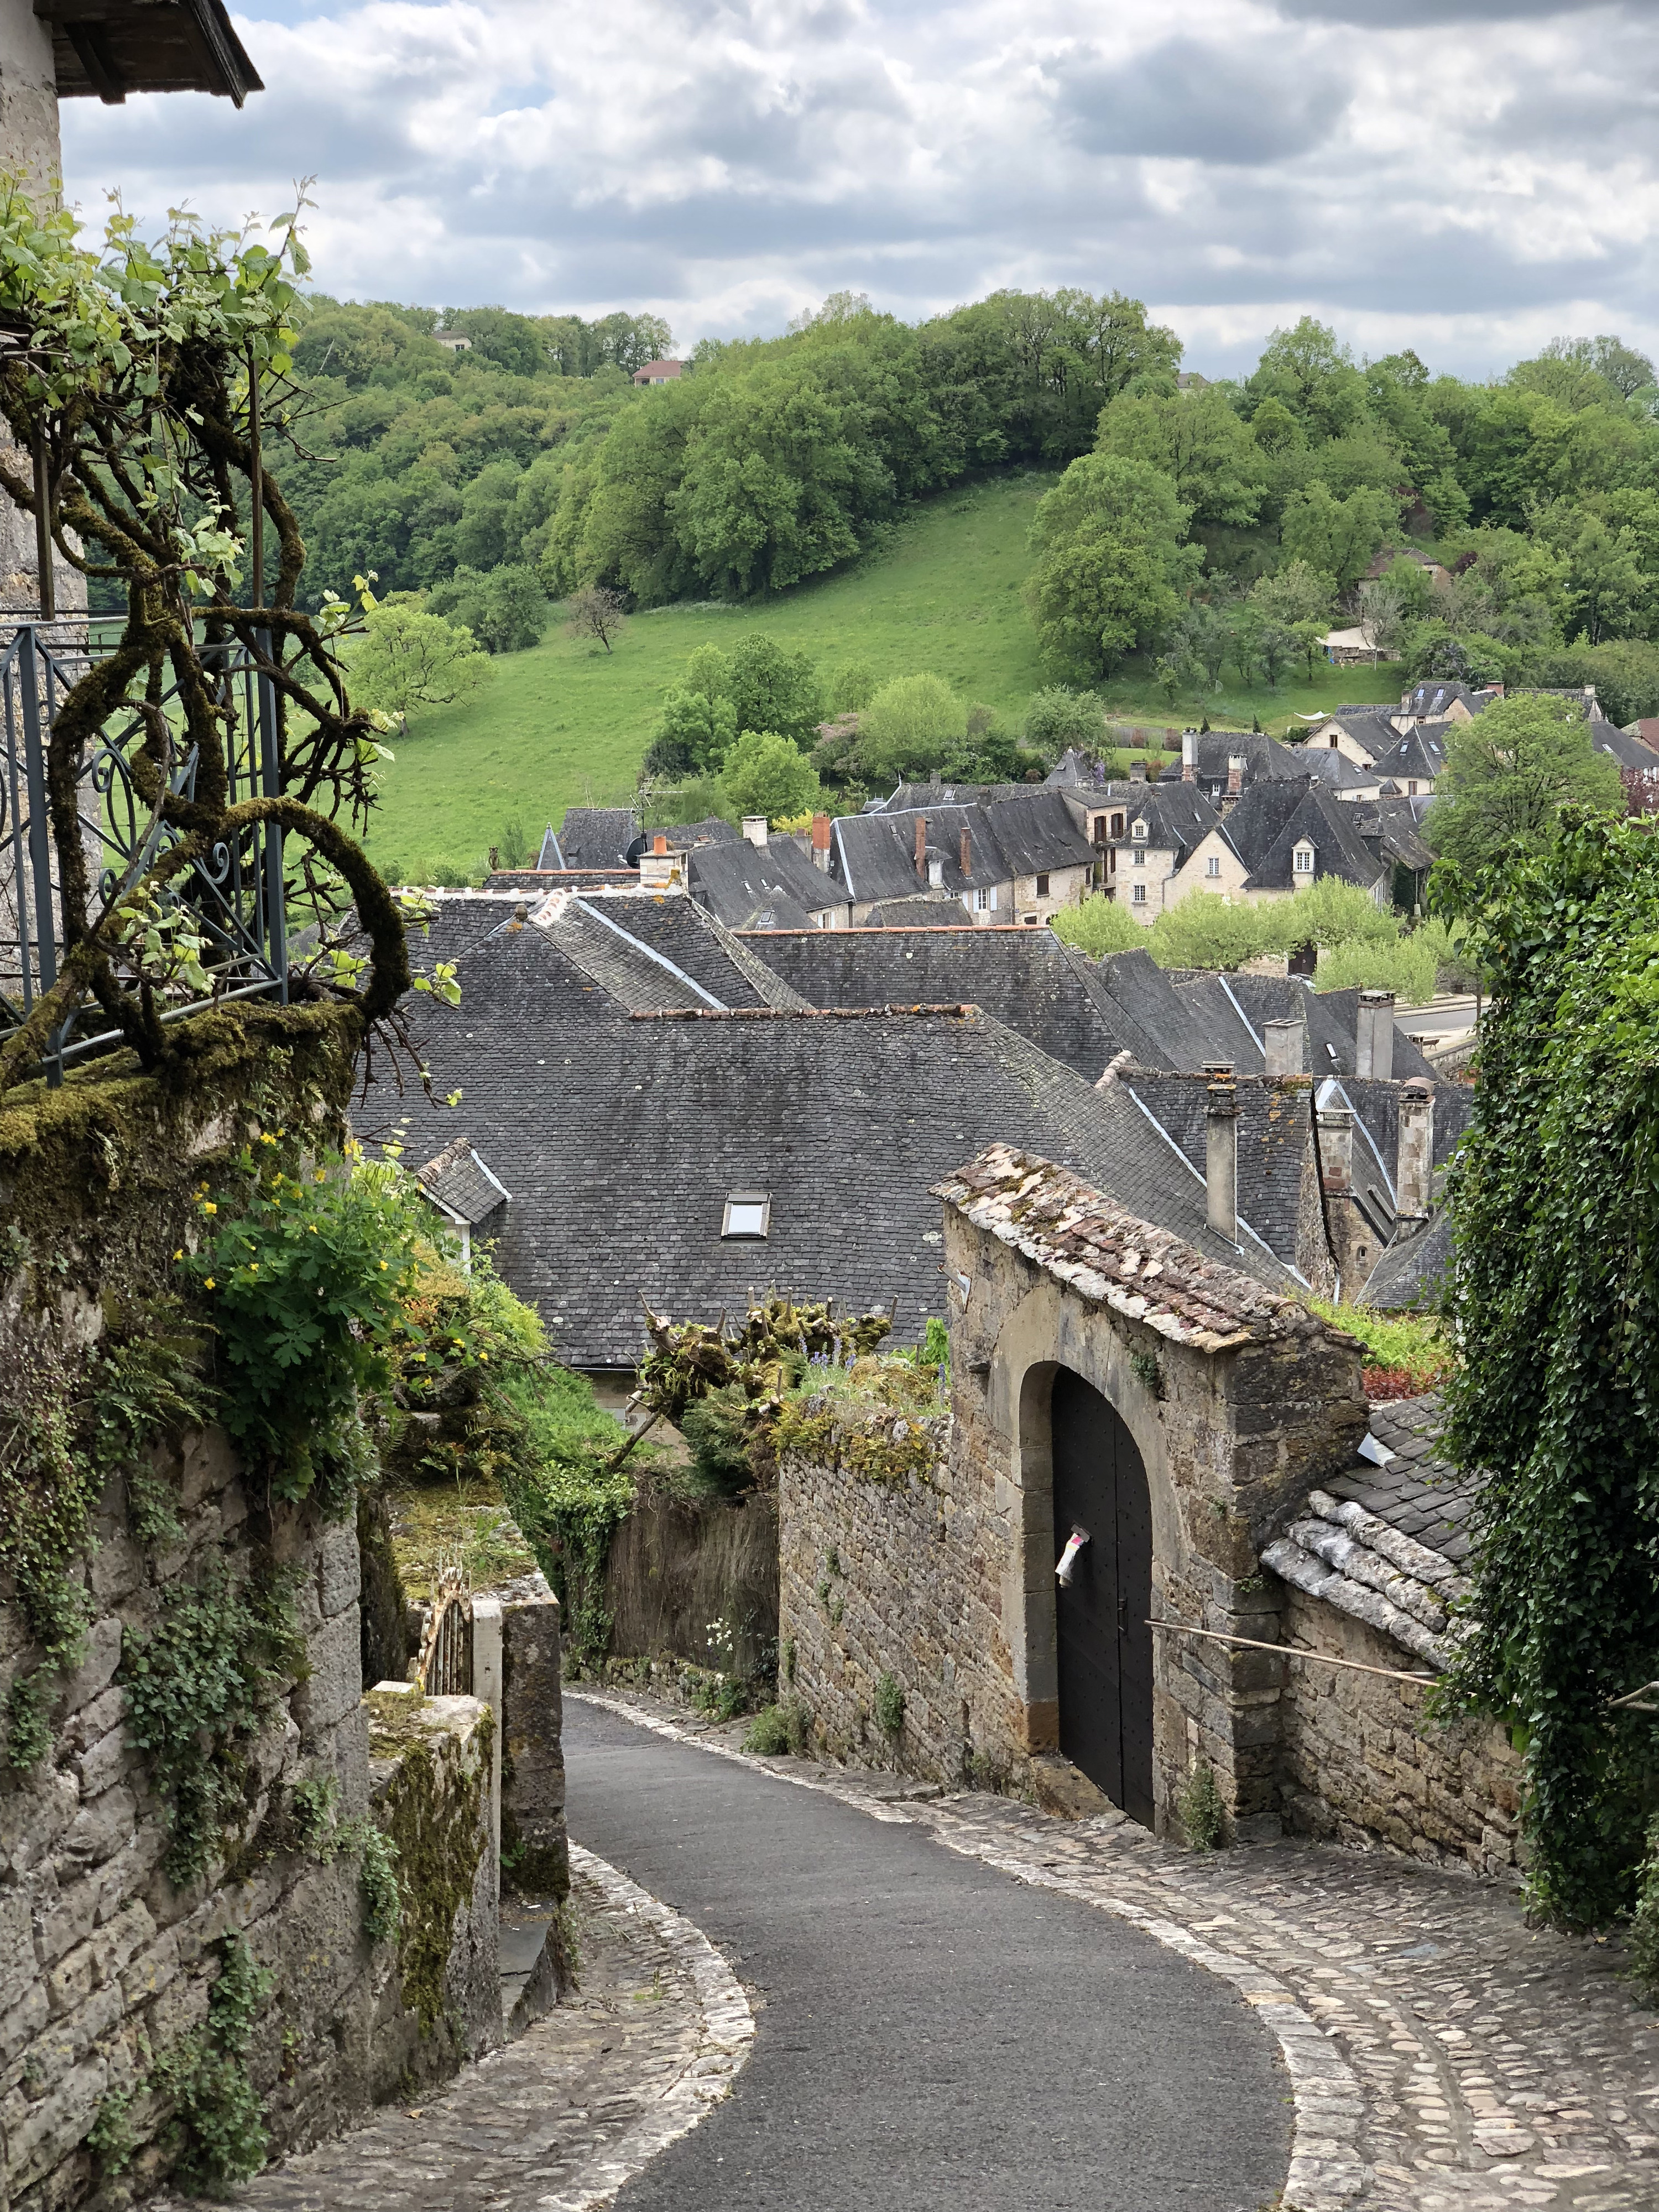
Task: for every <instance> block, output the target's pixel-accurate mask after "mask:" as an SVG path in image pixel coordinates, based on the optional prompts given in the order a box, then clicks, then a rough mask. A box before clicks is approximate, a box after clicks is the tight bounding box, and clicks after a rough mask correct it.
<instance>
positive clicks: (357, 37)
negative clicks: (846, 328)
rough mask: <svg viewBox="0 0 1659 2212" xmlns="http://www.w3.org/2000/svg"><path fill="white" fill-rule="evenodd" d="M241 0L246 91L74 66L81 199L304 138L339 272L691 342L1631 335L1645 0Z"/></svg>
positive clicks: (332, 262) (1641, 338) (255, 159)
mask: <svg viewBox="0 0 1659 2212" xmlns="http://www.w3.org/2000/svg"><path fill="white" fill-rule="evenodd" d="M264 7H265V15H266V18H267V20H260V19H258V18H255V17H248V18H243V17H240V16H239V17H238V27H239V28H240V31H241V33H242V36H243V39H244V42H245V43H246V46H247V48H248V50H249V52H250V53H251V54H252V57H253V58H254V61H255V64H256V65H257V67H258V69H259V70H260V71H261V73H262V75H263V76H264V79H265V82H266V84H267V87H268V89H267V90H266V91H265V92H264V93H262V94H254V95H253V96H252V99H251V100H249V102H248V105H247V106H246V109H245V110H244V111H243V112H241V113H240V114H238V113H236V112H234V111H233V110H232V109H231V108H229V106H228V105H227V104H226V103H224V102H222V101H213V100H207V99H206V98H204V97H199V96H196V95H185V96H175V97H172V98H153V99H148V100H145V99H135V100H132V101H131V102H130V103H129V104H128V106H125V107H121V108H106V107H102V106H98V105H97V104H95V103H94V102H90V101H76V102H73V103H70V104H69V105H68V106H66V108H65V112H64V149H65V168H66V171H67V179H68V183H69V186H70V191H71V192H72V193H74V194H76V196H78V197H80V198H81V200H82V204H84V205H85V206H86V207H87V209H88V214H89V215H95V214H96V212H97V210H98V205H99V193H100V187H102V186H104V185H108V184H119V185H122V186H123V187H124V189H125V197H126V200H127V204H128V205H129V206H130V207H131V208H133V209H134V210H137V211H139V212H141V213H142V214H143V215H144V216H146V217H147V218H149V219H150V220H155V219H158V218H159V217H160V216H161V214H162V212H163V211H164V210H165V209H166V208H167V206H169V205H173V204H179V202H181V201H185V200H188V202H189V203H190V204H191V205H193V206H194V207H196V208H197V209H198V210H201V211H202V212H204V214H207V215H210V216H214V217H216V218H221V219H234V218H235V217H237V216H240V215H241V214H242V213H243V212H244V211H246V210H247V209H249V208H252V207H259V208H263V209H264V210H268V211H274V210H276V209H277V208H278V207H281V206H284V205H286V204H289V195H290V190H291V187H290V184H289V179H291V178H292V177H294V176H295V175H296V174H305V173H312V172H315V173H316V175H317V178H318V183H317V185H316V197H317V198H318V201H319V207H318V210H317V213H316V215H315V216H314V218H313V222H312V228H311V233H310V236H311V243H312V246H313V254H314V257H315V260H316V264H317V276H318V281H319V283H320V284H322V285H323V286H324V287H325V289H330V290H333V291H337V292H339V293H343V294H345V295H351V296H356V297H375V298H398V299H407V300H415V299H419V300H424V301H428V302H430V303H432V304H435V305H451V306H461V305H465V304H472V303H478V302H483V301H500V302H501V303H503V304H505V305H507V306H512V307H521V308H525V309H526V310H530V311H532V312H540V311H544V310H549V309H574V310H576V311H577V312H580V313H603V312H605V310H607V309H609V308H611V307H617V306H633V307H652V308H653V309H655V310H657V311H658V312H659V313H664V314H665V315H667V317H668V318H669V319H670V321H671V323H672V325H673V327H674V330H675V332H676V335H677V337H678V340H679V342H680V343H681V344H682V345H686V344H689V343H690V342H691V341H692V340H694V339H695V338H696V337H698V336H700V335H702V334H705V333H710V334H726V333H730V332H732V331H749V330H770V329H775V328H778V327H780V326H781V323H782V321H783V320H784V319H785V318H786V317H787V315H788V314H789V313H793V312H794V311H795V310H797V309H798V308H799V307H802V306H805V305H807V304H809V303H811V302H812V301H816V300H817V299H819V298H821V297H822V296H823V294H824V293H826V292H828V291H829V290H831V289H836V288H837V287H839V286H842V285H848V286H850V287H852V288H854V289H861V290H866V291H868V292H869V293H870V294H871V295H872V297H874V298H875V299H876V300H877V301H878V302H879V303H881V304H883V305H885V306H890V307H893V308H894V309H895V310H896V312H898V313H902V314H906V315H911V316H914V315H920V314H922V313H928V312H930V311H932V310H933V309H935V308H938V307H948V306H950V305H951V304H953V303H954V302H956V301H960V300H964V299H969V298H972V297H975V295H980V294H981V293H983V292H985V291H986V290H987V289H991V288H992V287H993V286H994V285H997V284H1000V283H1021V284H1056V283H1075V284H1085V285H1088V286H1090V287H1091V289H1109V288H1114V287H1115V288H1117V289H1121V290H1124V291H1127V292H1132V293H1134V294H1137V295H1139V296H1140V297H1142V298H1144V299H1146V301H1148V302H1149V304H1150V305H1152V307H1154V308H1155V309H1156V310H1157V312H1158V313H1159V314H1160V315H1161V316H1162V317H1164V319H1168V320H1170V321H1171V322H1173V323H1174V324H1175V325H1176V327H1177V328H1178V329H1180V330H1181V331H1182V333H1183V335H1184V336H1186V337H1188V342H1189V345H1190V347H1191V349H1192V351H1191V358H1192V360H1193V362H1194V365H1195V366H1199V367H1202V368H1210V369H1224V370H1225V369H1227V368H1234V367H1237V366H1239V365H1240V364H1242V363H1244V362H1248V361H1249V358H1250V357H1251V356H1252V355H1253V353H1254V351H1255V349H1256V348H1257V347H1258V346H1259V344H1260V342H1261V338H1262V337H1263V336H1265V334H1266V332H1267V331H1268V330H1269V329H1270V328H1272V327H1273V325H1274V324H1275V323H1279V322H1281V321H1283V320H1284V319H1285V318H1286V317H1289V316H1293V315H1294V314H1296V313H1301V312H1304V310H1305V311H1310V312H1312V313H1317V314H1320V315H1322V316H1323V317H1324V318H1326V319H1328V320H1331V321H1333V322H1334V323H1335V324H1336V325H1338V327H1339V328H1340V330H1341V331H1342V332H1343V334H1344V335H1345V336H1346V337H1349V338H1350V339H1351V340H1352V342H1353V343H1355V344H1356V345H1358V346H1360V347H1362V348H1370V349H1374V350H1375V349H1386V348H1388V347H1391V346H1394V345H1397V344H1400V343H1407V342H1410V343H1416V344H1417V346H1418V349H1419V352H1422V353H1424V354H1425V356H1427V357H1429V358H1431V360H1433V361H1434V362H1435V363H1436V365H1437V366H1444V367H1448V368H1467V369H1470V370H1480V369H1486V368H1491V367H1493V366H1495V365H1498V364H1499V363H1501V362H1502V361H1504V359H1506V358H1511V357H1513V354H1514V352H1515V350H1516V349H1517V348H1523V347H1525V346H1527V345H1529V344H1532V343H1535V342H1536V340H1537V339H1538V338H1540V337H1547V336H1548V335H1549V334H1550V332H1551V331H1554V330H1557V329H1577V330H1588V329H1596V330H1602V329H1614V330H1618V331H1621V332H1622V333H1623V334H1624V335H1625V336H1626V337H1628V338H1630V339H1632V341H1634V342H1637V343H1643V344H1644V345H1647V346H1649V347H1652V346H1654V345H1656V344H1659V319H1656V313H1655V310H1654V308H1653V307H1651V305H1650V301H1652V299H1653V297H1654V295H1655V289H1656V288H1655V284H1654V277H1655V275H1656V273H1659V272H1656V262H1659V256H1656V252H1655V235H1656V227H1659V157H1656V154H1655V152H1654V150H1653V149H1654V147H1655V144H1656V139H1655V134H1654V131H1653V128H1652V125H1653V123H1654V120H1655V111H1656V107H1659V95H1656V94H1655V92H1654V91H1653V89H1652V88H1653V87H1654V86H1655V84H1656V82H1659V22H1656V21H1655V20H1654V11H1653V10H1652V9H1650V8H1647V7H1644V6H1643V5H1641V4H1640V0H1628V4H1622V5H1620V4H1615V5H1602V6H1599V7H1595V6H1590V7H1584V6H1571V5H1566V6H1555V5H1551V4H1546V0H1433V4H1430V0H1365V4H1364V7H1363V8H1362V7H1361V5H1360V0H1279V5H1278V6H1277V7H1274V6H1273V5H1269V4H1267V0H1121V4H1120V6H1119V7H1118V8H1117V9H1116V10H1115V12H1114V13H1113V15H1111V17H1110V18H1109V19H1107V18H1106V17H1104V15H1103V11H1102V10H1100V9H1099V8H1098V7H1097V5H1093V4H1087V5H1085V4H1084V0H1030V3H1029V4H1028V5H1027V7H1026V8H1025V9H1023V10H1022V11H1020V13H1019V14H1018V15H1017V16H1011V15H1010V13H1009V11H1008V10H1007V9H1006V6H1004V5H1003V4H1001V0H998V4H996V5H993V4H991V0H956V4H946V5H945V6H944V7H941V8H933V9H923V8H921V7H920V6H916V5H914V4H912V5H910V6H908V7H907V6H905V5H902V4H900V0H887V4H883V0H609V4H607V5H605V6H604V7H602V8H598V9H596V8H593V7H592V6H588V5H581V6H578V5H577V4H575V0H553V4H544V0H431V4H416V3H415V0H359V3H358V4H349V0H322V5H321V6H320V7H318V8H316V9H314V10H313V12H306V8H305V5H304V0H289V5H288V6H287V7H286V9H284V7H283V0H264ZM277 15H281V16H282V20H270V18H274V17H276V16H277ZM1362 19H1363V22H1362Z"/></svg>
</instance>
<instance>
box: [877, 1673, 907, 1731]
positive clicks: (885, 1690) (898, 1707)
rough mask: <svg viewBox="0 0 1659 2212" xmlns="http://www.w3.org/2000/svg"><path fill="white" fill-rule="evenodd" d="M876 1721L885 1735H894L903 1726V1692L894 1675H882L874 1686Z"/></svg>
mask: <svg viewBox="0 0 1659 2212" xmlns="http://www.w3.org/2000/svg"><path fill="white" fill-rule="evenodd" d="M876 1719H877V1721H878V1723H879V1724H880V1727H881V1729H882V1730H883V1732H884V1734H885V1735H897V1734H898V1732H899V1730H900V1729H902V1727H903V1725H904V1692H903V1690H902V1688H901V1687H900V1686H899V1681H898V1677H897V1676H896V1675H895V1674H884V1675H883V1676H882V1678H881V1680H879V1681H878V1683H877V1684H876Z"/></svg>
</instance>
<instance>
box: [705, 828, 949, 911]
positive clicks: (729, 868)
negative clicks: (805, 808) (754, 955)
mask: <svg viewBox="0 0 1659 2212" xmlns="http://www.w3.org/2000/svg"><path fill="white" fill-rule="evenodd" d="M688 866H689V868H690V878H691V882H690V889H691V896H692V897H693V898H695V899H696V901H697V902H698V903H699V904H700V905H702V906H706V907H707V908H708V910H709V912H710V913H711V914H713V915H715V916H716V917H717V918H718V919H719V920H720V921H722V922H724V923H725V925H726V927H727V928H728V929H805V928H809V927H811V923H812V917H813V915H816V914H824V913H828V912H829V911H830V910H831V909H832V908H836V907H843V908H844V907H845V906H846V905H847V903H848V898H847V891H846V889H845V887H844V886H843V885H842V884H839V883H837V882H836V879H835V878H834V877H833V876H831V875H829V873H828V872H826V871H825V870H823V869H822V868H817V867H814V866H813V865H812V863H811V860H808V859H807V857H806V855H805V854H804V853H803V852H802V851H801V849H800V848H799V845H797V844H796V843H795V842H793V839H791V838H787V837H781V838H777V839H775V840H774V841H772V842H769V843H767V844H766V845H763V846H758V845H751V844H750V842H749V841H748V839H747V838H744V837H740V838H738V840H737V842H735V843H733V844H725V845H704V846H702V848H700V849H698V850H696V851H695V852H693V854H692V855H691V858H690V862H689V863H688ZM911 888H912V889H914V888H915V878H914V877H912V878H911Z"/></svg>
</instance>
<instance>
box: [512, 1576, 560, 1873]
mask: <svg viewBox="0 0 1659 2212" xmlns="http://www.w3.org/2000/svg"><path fill="white" fill-rule="evenodd" d="M501 1630H502V1635H501V1648H502V1659H503V1697H502V1715H503V1723H502V1748H501V1850H502V1874H503V1878H504V1880H505V1881H507V1885H508V1886H509V1887H511V1888H513V1889H515V1890H517V1891H518V1892H519V1893H520V1895H521V1896H525V1897H537V1898H542V1899H552V1900H554V1901H556V1902H562V1900H563V1899H565V1898H566V1897H567V1896H568V1894H569V1892H570V1845H569V1840H568V1836H567V1834H566V1832H565V1821H564V1749H563V1741H562V1738H563V1727H564V1719H563V1714H564V1702H563V1692H562V1682H561V1672H560V1638H559V1601H558V1600H557V1598H556V1597H548V1598H545V1599H541V1600H538V1601H536V1602H535V1603H533V1604H514V1605H507V1606H504V1607H502V1609H501Z"/></svg>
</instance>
